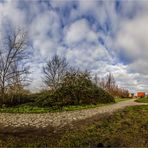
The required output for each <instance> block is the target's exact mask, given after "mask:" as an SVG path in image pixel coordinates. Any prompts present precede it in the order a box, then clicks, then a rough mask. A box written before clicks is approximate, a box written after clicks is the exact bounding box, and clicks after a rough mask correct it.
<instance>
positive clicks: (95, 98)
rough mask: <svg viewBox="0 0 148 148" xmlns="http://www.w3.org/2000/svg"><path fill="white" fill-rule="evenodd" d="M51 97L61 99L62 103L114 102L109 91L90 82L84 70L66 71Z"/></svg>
mask: <svg viewBox="0 0 148 148" xmlns="http://www.w3.org/2000/svg"><path fill="white" fill-rule="evenodd" d="M53 97H55V98H56V99H57V100H58V101H62V103H63V105H69V104H70V105H77V104H97V103H110V102H114V98H113V97H112V96H111V95H110V94H109V93H107V92H106V91H104V90H103V89H101V88H99V87H98V86H96V85H95V84H93V83H92V81H91V79H90V77H89V74H88V73H86V72H85V73H84V72H72V73H67V75H66V76H65V78H64V81H63V82H62V84H61V87H60V88H58V89H57V90H56V91H55V92H54V94H53Z"/></svg>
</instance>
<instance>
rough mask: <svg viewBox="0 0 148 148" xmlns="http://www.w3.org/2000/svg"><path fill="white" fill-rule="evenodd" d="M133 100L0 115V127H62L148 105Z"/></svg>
mask: <svg viewBox="0 0 148 148" xmlns="http://www.w3.org/2000/svg"><path fill="white" fill-rule="evenodd" d="M134 101H135V99H131V100H127V101H122V102H119V103H116V104H112V105H107V106H103V107H97V108H93V109H85V110H77V111H67V112H66V111H64V112H59V113H42V114H18V113H17V114H15V113H0V127H28V126H29V127H30V126H31V127H36V128H40V127H41V128H46V127H47V126H52V127H63V126H65V125H67V124H70V123H71V122H73V121H76V120H83V119H86V118H90V117H92V116H95V115H99V114H104V113H112V112H115V111H117V110H119V109H123V108H125V107H127V106H135V105H148V103H147V104H146V103H137V102H134Z"/></svg>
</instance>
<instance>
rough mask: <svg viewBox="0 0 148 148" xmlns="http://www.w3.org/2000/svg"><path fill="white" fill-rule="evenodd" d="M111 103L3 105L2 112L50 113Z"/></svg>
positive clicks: (0, 110) (0, 109)
mask: <svg viewBox="0 0 148 148" xmlns="http://www.w3.org/2000/svg"><path fill="white" fill-rule="evenodd" d="M109 104H112V103H109ZM109 104H97V105H71V106H64V107H63V108H61V109H59V108H54V107H37V106H32V105H29V104H23V105H18V106H15V107H2V108H0V112H1V113H48V112H62V111H74V110H82V109H91V108H96V107H101V106H105V105H109Z"/></svg>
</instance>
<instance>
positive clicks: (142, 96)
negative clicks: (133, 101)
mask: <svg viewBox="0 0 148 148" xmlns="http://www.w3.org/2000/svg"><path fill="white" fill-rule="evenodd" d="M137 97H138V98H144V97H145V92H137Z"/></svg>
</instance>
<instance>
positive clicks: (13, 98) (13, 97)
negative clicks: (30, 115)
mask: <svg viewBox="0 0 148 148" xmlns="http://www.w3.org/2000/svg"><path fill="white" fill-rule="evenodd" d="M28 102H34V100H33V99H32V97H31V94H21V93H16V94H7V95H5V100H4V102H3V105H5V106H16V105H20V104H24V103H28Z"/></svg>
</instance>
